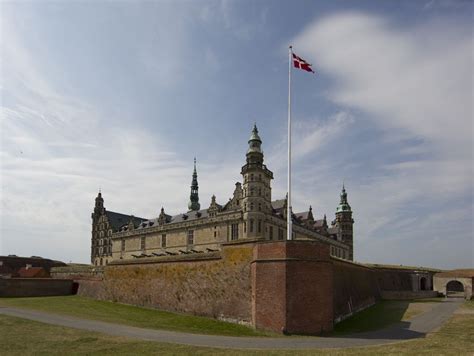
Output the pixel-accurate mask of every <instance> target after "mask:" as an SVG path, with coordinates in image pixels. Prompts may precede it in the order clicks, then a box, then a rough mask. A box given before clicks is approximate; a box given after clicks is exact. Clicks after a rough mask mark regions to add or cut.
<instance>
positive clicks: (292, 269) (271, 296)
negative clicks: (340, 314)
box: [252, 241, 333, 334]
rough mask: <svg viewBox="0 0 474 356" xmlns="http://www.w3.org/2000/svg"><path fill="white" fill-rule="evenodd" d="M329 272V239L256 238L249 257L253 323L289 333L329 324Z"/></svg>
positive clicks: (310, 331) (318, 330)
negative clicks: (257, 239) (250, 260)
mask: <svg viewBox="0 0 474 356" xmlns="http://www.w3.org/2000/svg"><path fill="white" fill-rule="evenodd" d="M332 273H333V272H332V265H331V263H330V259H329V245H327V244H323V243H320V242H316V241H290V242H287V241H281V242H269V243H261V244H258V245H257V246H256V247H255V249H254V261H253V262H252V316H253V324H254V325H255V326H256V327H257V328H260V329H267V330H271V331H276V332H283V333H290V334H319V333H321V332H323V331H330V330H332V326H333V320H332V317H333V313H332V310H333V298H332V290H333V287H332Z"/></svg>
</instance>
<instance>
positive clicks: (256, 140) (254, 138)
mask: <svg viewBox="0 0 474 356" xmlns="http://www.w3.org/2000/svg"><path fill="white" fill-rule="evenodd" d="M261 145H262V139H261V138H260V136H259V135H258V129H257V124H254V125H253V130H252V134H251V135H250V138H249V149H248V150H247V153H251V152H258V153H262V149H261Z"/></svg>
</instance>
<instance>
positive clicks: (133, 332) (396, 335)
mask: <svg viewBox="0 0 474 356" xmlns="http://www.w3.org/2000/svg"><path fill="white" fill-rule="evenodd" d="M462 301H463V300H462V299H448V300H447V301H445V302H443V303H439V305H437V306H436V307H434V308H433V309H432V310H430V311H428V312H426V313H424V314H421V315H419V316H417V317H415V318H413V319H412V320H411V321H410V322H400V323H397V324H395V325H393V326H391V327H389V328H385V329H382V330H378V331H373V332H365V333H359V334H352V335H349V336H347V337H297V336H294V337H281V338H269V337H231V336H216V335H198V334H189V333H180V332H173V331H164V330H153V329H143V328H136V327H133V326H126V325H120V324H112V323H106V322H102V321H95V320H88V319H78V318H74V317H71V316H66V315H58V314H49V313H45V312H39V311H34V310H28V309H19V308H10V307H0V314H5V315H10V316H15V317H20V318H24V319H30V320H35V321H39V322H42V323H47V324H53V325H60V326H66V327H71V328H76V329H83V330H88V331H96V332H101V333H105V334H109V335H115V336H125V337H130V338H135V339H141V340H147V341H158V342H168V343H173V344H184V345H192V346H207V347H220V348H238V349H314V348H345V347H355V346H368V345H380V344H387V343H393V342H396V341H401V340H408V339H413V338H418V337H424V336H425V335H426V334H427V333H429V332H431V331H434V330H435V329H437V328H439V327H440V326H441V325H442V324H443V323H444V322H445V321H446V320H447V319H448V318H449V317H450V316H451V315H452V314H453V312H454V311H455V310H456V309H457V308H458V306H459V305H460V304H461V303H462Z"/></svg>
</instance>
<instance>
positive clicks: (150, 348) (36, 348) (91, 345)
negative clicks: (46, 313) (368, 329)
mask: <svg viewBox="0 0 474 356" xmlns="http://www.w3.org/2000/svg"><path fill="white" fill-rule="evenodd" d="M473 336H474V302H472V301H471V302H466V304H465V306H464V307H463V309H462V310H460V311H459V312H458V313H456V314H455V315H453V317H452V318H451V319H450V320H449V321H448V322H447V323H446V324H445V325H444V326H443V327H442V328H441V329H440V330H439V331H437V332H435V333H432V334H430V335H428V336H427V337H426V338H423V339H416V340H410V341H406V342H400V343H396V344H390V345H385V346H374V347H362V348H352V349H335V350H304V351H294V350H291V351H270V350H255V351H253V350H251V351H248V350H245V351H244V350H225V349H212V348H204V347H191V346H182V345H172V344H166V343H156V342H145V341H136V340H131V339H126V338H120V337H113V336H108V335H104V334H100V333H93V332H88V331H82V330H76V329H72V328H65V327H59V326H52V325H47V324H43V323H38V322H34V321H29V320H24V319H19V318H12V317H7V316H4V315H0V338H1V353H2V355H33V354H35V355H37V354H47V355H63V354H67V355H80V354H82V355H84V354H88V355H90V354H100V355H132V354H133V355H138V354H139V355H152V354H155V355H156V354H166V355H226V356H233V355H242V354H245V355H278V356H279V355H369V356H370V355H382V354H383V355H386V354H391V355H399V354H403V355H472V350H473V349H474V337H473Z"/></svg>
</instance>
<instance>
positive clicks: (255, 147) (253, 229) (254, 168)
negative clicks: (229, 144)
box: [240, 125, 273, 238]
mask: <svg viewBox="0 0 474 356" xmlns="http://www.w3.org/2000/svg"><path fill="white" fill-rule="evenodd" d="M248 145H249V147H248V150H247V154H246V158H247V163H246V164H245V165H244V166H243V167H242V171H241V172H240V174H242V177H243V181H244V184H243V196H242V210H243V215H244V232H243V236H244V237H246V238H264V237H265V215H266V214H270V213H271V211H272V207H271V200H272V192H271V185H270V182H271V180H272V179H273V173H272V172H271V171H270V170H268V169H267V167H266V166H265V165H264V164H263V152H262V147H261V146H262V140H261V139H260V136H259V135H258V129H257V125H254V127H253V130H252V134H251V135H250V138H249V141H248Z"/></svg>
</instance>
